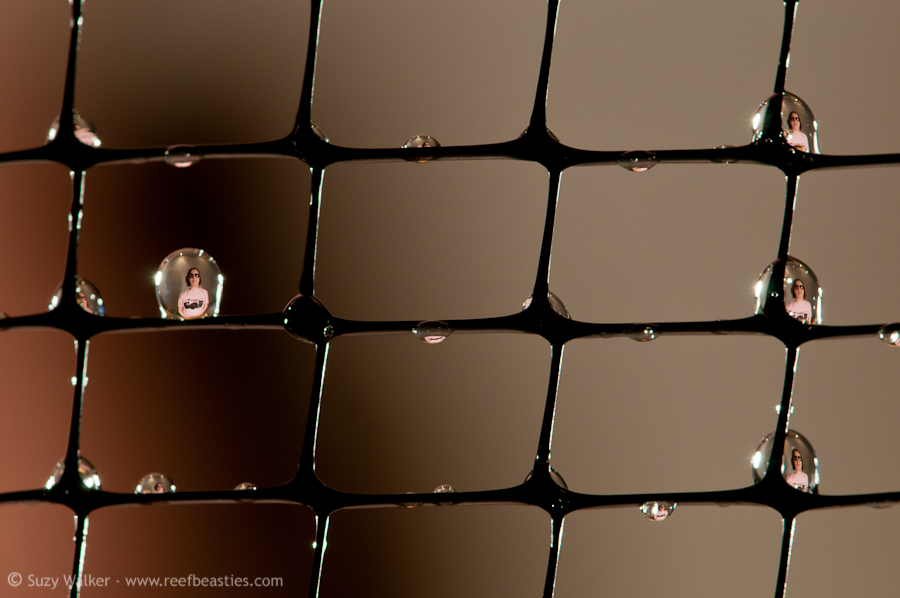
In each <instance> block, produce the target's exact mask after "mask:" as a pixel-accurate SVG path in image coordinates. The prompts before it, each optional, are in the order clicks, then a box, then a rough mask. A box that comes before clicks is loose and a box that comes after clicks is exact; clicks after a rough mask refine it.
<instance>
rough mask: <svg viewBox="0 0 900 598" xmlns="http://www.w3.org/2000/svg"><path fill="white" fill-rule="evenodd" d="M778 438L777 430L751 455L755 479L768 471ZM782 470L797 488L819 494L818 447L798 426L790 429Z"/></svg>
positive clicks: (790, 482)
mask: <svg viewBox="0 0 900 598" xmlns="http://www.w3.org/2000/svg"><path fill="white" fill-rule="evenodd" d="M774 438H775V432H772V433H771V434H769V435H768V436H766V437H765V438H763V439H762V441H760V443H759V446H758V447H757V448H756V452H755V453H754V454H753V457H752V458H751V459H750V468H751V470H752V474H753V482H754V483H758V482H760V481H761V480H762V479H763V477H765V475H766V469H768V467H769V457H770V456H771V455H772V440H773V439H774ZM780 473H781V475H782V477H784V479H785V481H786V482H787V483H788V484H789V485H790V486H792V487H793V488H795V489H797V490H799V491H801V492H809V493H812V494H818V490H817V488H818V486H819V459H818V458H817V457H816V451H815V450H814V449H813V447H812V444H810V442H809V440H807V439H806V437H805V436H803V434H800V433H799V432H796V431H794V430H788V431H787V436H786V437H785V439H784V455H783V457H782V463H781V468H780Z"/></svg>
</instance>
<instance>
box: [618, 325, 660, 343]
mask: <svg viewBox="0 0 900 598" xmlns="http://www.w3.org/2000/svg"><path fill="white" fill-rule="evenodd" d="M625 336H627V337H628V338H630V339H631V340H633V341H638V342H639V343H646V342H649V341H652V340H654V339H656V337H657V336H659V333H658V332H657V331H656V328H654V327H653V326H652V325H649V324H648V325H646V326H635V327H634V328H632V329H631V330H628V331H627V332H625Z"/></svg>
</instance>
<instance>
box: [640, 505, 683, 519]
mask: <svg viewBox="0 0 900 598" xmlns="http://www.w3.org/2000/svg"><path fill="white" fill-rule="evenodd" d="M677 506H678V503H676V502H665V501H654V500H651V501H649V502H645V503H644V504H642V505H641V512H642V513H643V514H644V515H646V516H647V519H649V520H650V521H663V520H665V519H667V518H668V517H669V515H671V514H672V511H674V510H675V507H677Z"/></svg>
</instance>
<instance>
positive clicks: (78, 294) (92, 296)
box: [48, 276, 106, 316]
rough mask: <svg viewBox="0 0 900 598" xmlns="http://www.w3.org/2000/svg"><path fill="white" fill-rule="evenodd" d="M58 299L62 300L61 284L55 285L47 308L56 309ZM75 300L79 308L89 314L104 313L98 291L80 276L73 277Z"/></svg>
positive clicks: (104, 308) (104, 307) (104, 309)
mask: <svg viewBox="0 0 900 598" xmlns="http://www.w3.org/2000/svg"><path fill="white" fill-rule="evenodd" d="M60 301H62V284H60V285H59V286H58V287H56V291H55V292H54V293H53V297H51V298H50V305H49V306H48V309H50V310H54V309H56V308H57V307H58V306H59V302H60ZM75 301H76V303H78V306H79V307H80V308H81V309H83V310H84V311H86V312H88V313H89V314H94V315H95V316H105V315H106V305H105V304H104V303H103V297H102V296H101V295H100V291H99V290H98V289H97V287H95V286H94V285H93V284H92V283H91V282H90V281H87V280H85V279H83V278H81V277H80V276H76V277H75Z"/></svg>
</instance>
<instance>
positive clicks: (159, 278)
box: [154, 247, 225, 320]
mask: <svg viewBox="0 0 900 598" xmlns="http://www.w3.org/2000/svg"><path fill="white" fill-rule="evenodd" d="M195 274H199V276H194V275H195ZM154 282H155V284H156V301H157V302H158V303H159V313H160V315H161V316H162V317H163V318H165V319H169V320H196V319H198V318H208V317H216V316H217V315H219V305H220V304H221V303H222V287H223V286H224V285H225V278H224V277H223V276H222V273H221V272H220V271H219V265H218V264H217V263H216V260H214V259H213V257H212V256H211V255H209V254H208V253H206V252H205V251H203V250H202V249H195V248H193V247H185V248H183V249H179V250H177V251H173V252H172V253H170V254H169V255H167V256H166V259H164V260H163V261H162V263H161V264H160V265H159V270H158V271H157V272H156V276H155V277H154Z"/></svg>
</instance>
